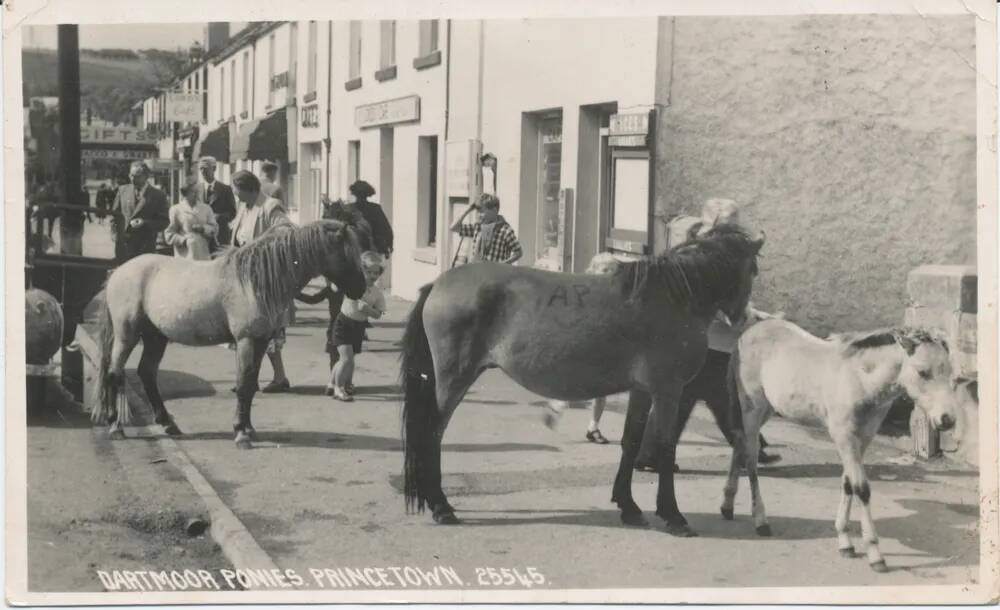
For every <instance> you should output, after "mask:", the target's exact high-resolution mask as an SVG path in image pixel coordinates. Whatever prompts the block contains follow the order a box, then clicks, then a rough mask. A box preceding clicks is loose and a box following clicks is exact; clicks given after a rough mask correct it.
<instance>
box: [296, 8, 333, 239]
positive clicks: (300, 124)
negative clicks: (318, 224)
mask: <svg viewBox="0 0 1000 610" xmlns="http://www.w3.org/2000/svg"><path fill="white" fill-rule="evenodd" d="M298 31H299V36H298V50H297V54H298V57H299V61H298V62H297V73H296V76H295V81H296V88H295V106H296V108H297V115H298V121H297V123H296V125H295V126H294V128H295V129H296V131H297V136H296V140H297V142H298V153H297V157H298V164H297V167H298V175H297V176H296V183H297V186H298V188H297V192H298V202H297V207H298V214H299V221H300V222H303V223H305V222H311V221H313V220H317V219H319V218H320V217H321V216H322V207H321V204H320V202H321V201H322V198H323V197H324V196H329V194H330V175H331V171H330V160H331V155H330V144H331V139H332V137H331V136H332V122H331V120H330V118H331V111H332V106H331V103H330V100H331V98H332V95H333V93H332V90H331V84H332V80H331V78H330V70H331V68H332V62H331V59H330V58H331V57H332V56H333V47H332V43H333V22H332V21H300V22H299V23H298Z"/></svg>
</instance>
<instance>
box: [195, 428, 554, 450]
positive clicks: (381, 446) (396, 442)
mask: <svg viewBox="0 0 1000 610" xmlns="http://www.w3.org/2000/svg"><path fill="white" fill-rule="evenodd" d="M257 434H258V437H259V438H258V441H257V443H256V447H255V448H256V449H259V450H267V449H281V448H282V446H284V445H288V446H290V447H312V448H316V449H347V450H355V449H356V450H361V451H402V442H401V441H400V439H399V438H398V437H389V436H368V435H363V434H340V433H331V432H294V431H288V430H282V431H281V432H274V433H272V432H267V431H265V430H258V431H257ZM176 439H177V440H178V441H180V442H184V441H206V440H220V441H229V442H232V440H233V434H232V432H195V433H192V434H185V435H184V436H180V437H176ZM441 449H442V451H443V452H444V453H479V452H483V453H490V452H508V451H556V452H557V451H560V449H559V448H558V447H556V446H554V445H543V444H538V443H445V444H444V445H442V447H441Z"/></svg>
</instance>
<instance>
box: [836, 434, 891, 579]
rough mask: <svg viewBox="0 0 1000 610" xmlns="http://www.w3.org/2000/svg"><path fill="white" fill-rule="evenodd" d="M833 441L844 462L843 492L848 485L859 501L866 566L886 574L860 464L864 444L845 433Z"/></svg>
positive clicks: (869, 494) (863, 473) (858, 438)
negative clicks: (866, 557)
mask: <svg viewBox="0 0 1000 610" xmlns="http://www.w3.org/2000/svg"><path fill="white" fill-rule="evenodd" d="M833 440H834V442H835V443H836V445H837V451H838V452H839V453H840V459H841V460H843V462H844V475H845V482H844V488H845V491H846V490H847V485H848V484H850V490H851V494H852V495H853V496H857V497H858V500H861V537H862V538H863V539H864V541H865V544H866V547H867V548H866V549H865V554H866V555H867V556H868V565H869V566H871V568H872V569H873V570H875V571H876V572H888V571H889V568H888V566H886V563H885V559H884V558H883V557H882V552H881V551H880V550H879V547H878V534H877V533H876V532H875V521H874V519H872V513H871V486H870V485H869V484H868V476H867V475H866V474H865V467H864V465H863V464H862V462H861V457H862V455H863V453H864V452H863V446H864V444H865V443H864V442H863V441H862V440H861V438H860V437H859V436H857V435H855V434H852V433H850V432H847V431H845V432H842V433H839V434H837V435H836V436H835V437H834V439H833ZM845 529H846V518H845ZM838 534H839V530H838ZM838 543H839V536H838Z"/></svg>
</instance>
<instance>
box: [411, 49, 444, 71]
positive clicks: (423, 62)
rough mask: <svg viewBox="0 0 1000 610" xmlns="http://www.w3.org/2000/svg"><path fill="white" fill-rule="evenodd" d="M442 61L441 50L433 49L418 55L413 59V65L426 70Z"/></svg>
mask: <svg viewBox="0 0 1000 610" xmlns="http://www.w3.org/2000/svg"><path fill="white" fill-rule="evenodd" d="M440 63H441V51H440V49H439V50H437V51H432V52H430V53H428V54H427V55H423V56H421V57H417V58H415V59H414V60H413V67H414V68H416V69H417V70H425V69H427V68H433V67H434V66H436V65H438V64H440Z"/></svg>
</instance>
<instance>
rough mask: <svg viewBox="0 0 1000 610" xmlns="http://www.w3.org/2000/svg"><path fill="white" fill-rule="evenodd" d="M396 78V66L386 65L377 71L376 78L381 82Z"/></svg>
mask: <svg viewBox="0 0 1000 610" xmlns="http://www.w3.org/2000/svg"><path fill="white" fill-rule="evenodd" d="M394 78H396V66H386V67H385V68H382V69H381V70H378V71H377V72H375V80H377V81H378V82H380V83H381V82H383V81H387V80H392V79H394Z"/></svg>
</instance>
